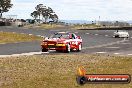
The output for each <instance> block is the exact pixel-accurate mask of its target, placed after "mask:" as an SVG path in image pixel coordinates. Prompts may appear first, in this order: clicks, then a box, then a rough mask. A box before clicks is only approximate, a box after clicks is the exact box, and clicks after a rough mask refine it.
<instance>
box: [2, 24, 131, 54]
mask: <svg viewBox="0 0 132 88" xmlns="http://www.w3.org/2000/svg"><path fill="white" fill-rule="evenodd" d="M0 31H4V32H16V33H25V34H30V35H31V34H32V35H37V36H42V37H43V36H49V35H50V34H53V33H54V32H58V31H70V32H74V33H76V34H77V35H79V36H81V37H82V39H83V49H82V51H81V52H79V53H88V54H111V55H120V56H122V55H123V56H124V55H125V56H126V55H127V56H131V55H132V30H127V31H128V32H129V34H130V37H129V38H128V39H127V38H113V32H114V31H116V30H70V29H58V30H55V29H54V30H38V29H26V28H22V27H20V28H18V27H10V26H7V27H0ZM77 53H78V52H71V53H70V54H77ZM34 54H38V55H39V54H65V53H60V52H55V51H49V52H47V53H42V52H41V47H40V42H39V41H33V42H21V43H8V44H0V56H9V55H14V56H15V55H34Z"/></svg>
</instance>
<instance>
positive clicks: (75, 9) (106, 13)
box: [3, 0, 132, 21]
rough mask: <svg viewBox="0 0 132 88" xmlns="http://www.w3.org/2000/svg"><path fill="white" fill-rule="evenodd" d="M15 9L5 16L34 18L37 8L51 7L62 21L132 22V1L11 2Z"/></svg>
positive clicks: (13, 0)
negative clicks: (32, 14) (42, 6)
mask: <svg viewBox="0 0 132 88" xmlns="http://www.w3.org/2000/svg"><path fill="white" fill-rule="evenodd" d="M11 1H12V2H11V3H12V4H13V7H12V8H11V9H10V10H9V12H7V13H4V14H3V15H4V16H6V17H9V15H17V18H23V19H28V18H32V17H31V16H30V13H32V12H33V11H34V10H35V6H36V5H38V4H43V5H45V6H48V7H51V8H52V9H53V10H54V11H55V13H56V14H57V15H58V17H59V19H60V20H89V21H95V20H96V21H98V20H100V21H107V20H110V21H115V20H122V21H129V20H132V0H11Z"/></svg>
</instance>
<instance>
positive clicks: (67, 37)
mask: <svg viewBox="0 0 132 88" xmlns="http://www.w3.org/2000/svg"><path fill="white" fill-rule="evenodd" d="M50 38H64V39H69V35H68V34H60V33H57V34H54V35H52V36H50Z"/></svg>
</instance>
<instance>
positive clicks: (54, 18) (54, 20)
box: [50, 14, 58, 22]
mask: <svg viewBox="0 0 132 88" xmlns="http://www.w3.org/2000/svg"><path fill="white" fill-rule="evenodd" d="M50 19H52V20H53V22H58V16H57V14H53V15H52V14H51V15H50Z"/></svg>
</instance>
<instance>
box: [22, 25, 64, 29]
mask: <svg viewBox="0 0 132 88" xmlns="http://www.w3.org/2000/svg"><path fill="white" fill-rule="evenodd" d="M24 27H25V28H35V29H36V28H37V29H63V28H65V26H64V25H59V24H39V25H36V24H30V25H26V26H24Z"/></svg>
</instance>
